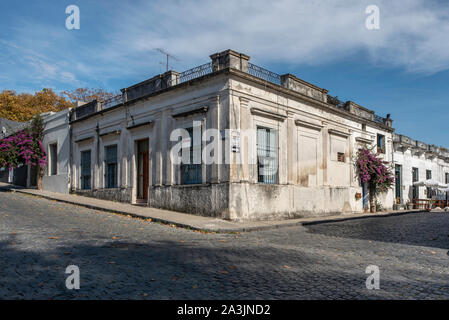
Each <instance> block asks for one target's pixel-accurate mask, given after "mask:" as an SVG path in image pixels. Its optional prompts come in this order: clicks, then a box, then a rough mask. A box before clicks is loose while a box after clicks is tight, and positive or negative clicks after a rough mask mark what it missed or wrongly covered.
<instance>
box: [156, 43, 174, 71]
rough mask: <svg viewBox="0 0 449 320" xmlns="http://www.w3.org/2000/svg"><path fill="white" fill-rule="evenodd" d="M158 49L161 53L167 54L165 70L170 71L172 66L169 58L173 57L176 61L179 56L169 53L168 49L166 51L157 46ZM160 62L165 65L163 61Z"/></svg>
mask: <svg viewBox="0 0 449 320" xmlns="http://www.w3.org/2000/svg"><path fill="white" fill-rule="evenodd" d="M156 50H157V51H159V53H161V54H163V55H164V56H165V71H168V69H169V68H170V64H169V59H173V60H175V61H179V59H178V58H176V57H175V56H174V55H172V54H170V53H168V52H167V51H165V50H164V49H162V48H157V49H156ZM159 63H160V64H162V65H164V63H163V62H159Z"/></svg>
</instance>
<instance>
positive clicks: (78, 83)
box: [0, 0, 449, 147]
mask: <svg viewBox="0 0 449 320" xmlns="http://www.w3.org/2000/svg"><path fill="white" fill-rule="evenodd" d="M370 4H375V5H377V6H378V7H379V8H380V29H379V30H368V29H366V27H365V20H366V18H367V16H368V15H367V14H366V13H365V8H366V7H367V6H368V5H370ZM68 5H77V6H78V7H79V8H80V18H81V20H80V29H79V30H67V29H66V27H65V20H66V18H67V17H68V15H67V14H66V13H65V9H66V7H67V6H68ZM0 21H1V22H0V90H3V89H14V90H16V91H19V92H33V91H37V90H41V89H42V88H43V87H48V88H53V89H55V90H56V91H61V90H66V89H73V88H77V87H101V88H105V89H109V90H119V89H121V88H123V87H126V86H129V85H132V84H134V83H137V82H140V81H142V80H144V79H147V78H149V77H151V76H153V75H154V74H157V73H160V72H161V71H163V66H162V65H161V64H160V62H161V61H163V57H162V56H161V55H160V54H159V53H158V52H157V51H155V48H159V47H162V48H165V49H166V50H167V51H169V52H171V53H172V54H174V55H175V56H177V57H178V59H179V61H173V63H172V67H173V69H175V70H177V71H183V70H185V69H189V68H191V67H193V66H196V65H199V64H202V63H206V62H208V61H209V55H210V54H212V53H215V52H218V51H221V50H225V49H229V48H231V49H234V50H236V51H240V52H243V53H246V54H248V55H250V56H251V61H252V62H253V63H256V64H259V65H261V66H264V67H266V68H267V69H270V70H272V71H274V72H277V73H280V74H283V73H292V74H295V75H296V76H298V77H299V78H302V79H304V80H306V81H309V82H312V83H314V84H316V85H318V86H320V87H323V88H326V89H328V90H329V93H330V94H332V95H338V96H339V97H342V98H345V99H350V100H353V101H355V102H357V103H359V104H361V105H363V106H365V107H367V108H370V109H373V110H375V111H376V113H378V114H380V115H382V116H385V115H386V114H387V113H390V114H391V116H392V118H393V120H394V126H395V128H396V131H397V132H398V133H402V134H406V135H409V136H411V137H413V138H415V139H419V140H422V141H424V142H427V143H434V144H437V145H442V146H446V147H449V141H448V140H449V133H448V122H449V121H448V120H449V90H448V89H449V3H448V2H447V1H436V0H404V1H387V0H379V1H378V0H369V1H368V0H367V1H365V0H346V1H333V0H322V1H313V0H307V1H306V0H279V1H273V0H271V1H263V0H257V1H237V0H229V1H207V0H196V1H194V0H183V1H180V0H178V1H170V0H166V1H159V0H155V1H138V0H133V1H132V2H128V1H111V0H109V1H106V0H105V1H101V0H96V1H88V0H85V1H76V0H70V1H62V0H59V1H50V0H48V1H46V0H40V1H2V2H1V3H0Z"/></svg>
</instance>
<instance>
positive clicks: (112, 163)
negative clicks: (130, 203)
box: [104, 144, 117, 188]
mask: <svg viewBox="0 0 449 320" xmlns="http://www.w3.org/2000/svg"><path fill="white" fill-rule="evenodd" d="M105 154H106V157H105V161H104V163H105V182H106V184H105V187H106V188H117V145H116V144H115V145H112V146H107V147H105Z"/></svg>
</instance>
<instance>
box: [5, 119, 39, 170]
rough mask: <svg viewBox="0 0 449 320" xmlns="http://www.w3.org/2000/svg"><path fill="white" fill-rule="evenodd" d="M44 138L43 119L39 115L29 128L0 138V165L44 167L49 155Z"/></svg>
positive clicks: (8, 166)
mask: <svg viewBox="0 0 449 320" xmlns="http://www.w3.org/2000/svg"><path fill="white" fill-rule="evenodd" d="M42 138H43V125H42V119H41V118H40V117H39V116H37V117H35V118H34V119H33V120H32V122H31V125H30V126H29V127H28V128H25V129H24V130H21V131H18V132H16V133H15V134H13V135H11V136H9V137H7V138H4V139H1V140H0V167H6V168H16V167H17V166H19V165H20V164H26V165H33V166H39V167H40V168H42V167H44V166H45V165H46V163H47V155H46V152H45V149H44V146H43V145H42Z"/></svg>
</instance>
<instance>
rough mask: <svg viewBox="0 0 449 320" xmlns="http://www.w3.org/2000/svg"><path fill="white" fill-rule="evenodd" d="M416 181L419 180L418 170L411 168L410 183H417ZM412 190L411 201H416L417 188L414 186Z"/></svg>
mask: <svg viewBox="0 0 449 320" xmlns="http://www.w3.org/2000/svg"><path fill="white" fill-rule="evenodd" d="M418 179H419V170H418V168H413V169H412V181H413V182H417V181H418ZM412 190H413V199H418V190H419V188H418V187H416V186H413V187H412Z"/></svg>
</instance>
